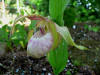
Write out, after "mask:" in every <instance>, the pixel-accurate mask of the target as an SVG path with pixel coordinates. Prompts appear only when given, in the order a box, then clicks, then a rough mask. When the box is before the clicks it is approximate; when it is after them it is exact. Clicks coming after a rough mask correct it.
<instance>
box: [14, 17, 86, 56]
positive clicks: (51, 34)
mask: <svg viewBox="0 0 100 75" xmlns="http://www.w3.org/2000/svg"><path fill="white" fill-rule="evenodd" d="M25 17H27V18H29V19H30V20H39V22H38V23H37V24H36V27H38V28H39V31H37V32H36V33H35V34H34V35H33V36H32V37H31V38H30V40H29V42H28V45H27V54H28V56H32V57H33V58H40V57H42V56H44V55H45V54H47V53H48V52H49V51H50V50H53V49H54V48H56V47H57V46H58V45H59V43H60V40H61V38H64V40H65V41H66V43H67V44H68V45H71V46H75V47H77V48H79V49H81V50H85V49H87V48H86V47H84V46H79V45H77V44H75V43H74V41H73V40H72V37H71V35H70V33H69V30H68V28H67V27H64V26H63V27H60V26H59V25H57V24H56V23H54V22H52V21H51V20H48V19H47V18H44V17H42V16H38V15H31V16H24V17H23V16H22V18H25ZM20 19H21V17H20V18H19V19H18V18H17V19H16V20H15V23H16V22H17V21H18V20H20ZM15 23H14V24H15Z"/></svg>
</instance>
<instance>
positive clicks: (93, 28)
mask: <svg viewBox="0 0 100 75" xmlns="http://www.w3.org/2000/svg"><path fill="white" fill-rule="evenodd" d="M84 28H85V29H87V30H89V31H93V32H98V31H100V27H99V26H95V27H94V26H90V25H85V26H84Z"/></svg>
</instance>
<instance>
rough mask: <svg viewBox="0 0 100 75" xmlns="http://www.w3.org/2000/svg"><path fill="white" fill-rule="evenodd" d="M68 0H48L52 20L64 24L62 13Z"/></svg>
mask: <svg viewBox="0 0 100 75" xmlns="http://www.w3.org/2000/svg"><path fill="white" fill-rule="evenodd" d="M68 3H69V0H49V13H50V17H51V18H52V20H53V21H55V22H56V23H57V24H59V25H64V21H63V13H64V10H65V7H66V5H67V4H68Z"/></svg>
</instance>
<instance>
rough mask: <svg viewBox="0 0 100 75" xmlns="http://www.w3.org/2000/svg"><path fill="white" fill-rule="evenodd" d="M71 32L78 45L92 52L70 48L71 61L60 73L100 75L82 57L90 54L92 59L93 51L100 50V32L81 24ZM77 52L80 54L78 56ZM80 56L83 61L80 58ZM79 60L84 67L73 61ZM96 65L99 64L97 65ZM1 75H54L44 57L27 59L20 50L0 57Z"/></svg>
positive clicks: (63, 74)
mask: <svg viewBox="0 0 100 75" xmlns="http://www.w3.org/2000/svg"><path fill="white" fill-rule="evenodd" d="M70 32H71V34H72V37H73V39H74V40H75V42H76V43H78V44H82V45H84V46H86V47H88V48H89V49H92V50H91V51H92V52H91V53H89V51H86V52H85V54H84V51H80V50H77V49H76V48H73V47H69V60H68V62H66V67H65V69H64V71H63V72H61V73H60V75H67V74H66V72H67V71H68V70H69V71H70V72H71V75H100V72H99V70H100V67H95V68H93V65H94V63H93V64H92V65H91V64H87V62H84V61H87V59H85V58H87V57H85V56H83V57H81V56H82V55H88V53H89V54H90V55H89V57H91V58H92V57H94V56H93V54H95V53H93V51H95V49H98V50H100V43H99V42H100V32H92V31H88V30H85V29H84V26H83V25H81V24H77V25H76V28H75V29H73V28H70ZM74 50H75V51H74ZM73 52H74V53H73ZM77 52H79V53H78V54H77ZM86 53H87V54H86ZM79 55H80V57H81V59H80V58H78V57H79ZM97 56H98V54H97ZM97 58H99V57H97ZM77 59H78V60H80V61H81V60H82V63H84V65H79V64H78V65H75V64H74V62H73V61H74V60H77ZM83 60H84V61H83ZM93 60H95V59H93ZM90 62H91V61H90ZM88 63H89V62H88ZM91 63H92V62H91ZM99 64H100V63H99ZM95 65H97V64H96V63H95ZM0 75H54V74H53V70H52V67H51V66H50V64H49V62H48V60H47V59H46V57H42V58H40V59H33V58H31V57H27V54H26V50H21V49H20V50H14V53H12V52H8V53H6V54H5V55H1V56H0Z"/></svg>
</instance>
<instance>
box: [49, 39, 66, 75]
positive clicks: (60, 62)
mask: <svg viewBox="0 0 100 75" xmlns="http://www.w3.org/2000/svg"><path fill="white" fill-rule="evenodd" d="M58 41H60V40H58ZM47 58H48V61H49V63H50V64H51V65H52V68H53V71H54V73H55V75H58V74H59V73H60V72H62V71H63V69H64V68H65V66H66V64H67V59H68V51H67V44H66V42H65V41H64V40H63V41H62V42H61V43H60V44H59V46H58V47H57V48H56V49H55V50H50V52H49V53H48V56H47Z"/></svg>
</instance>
